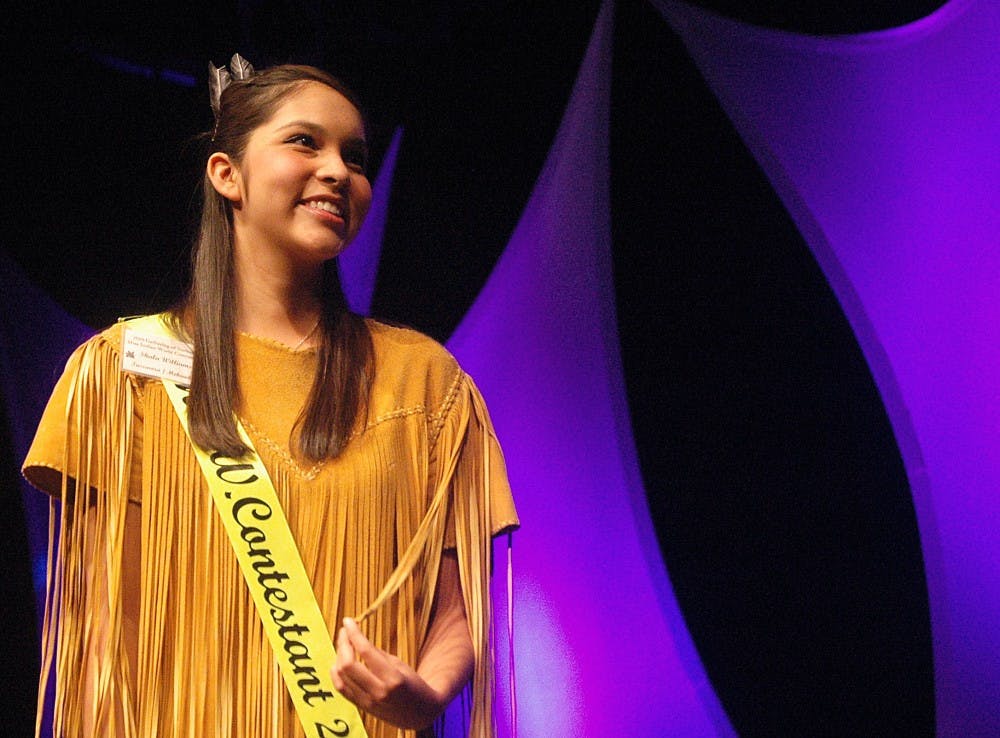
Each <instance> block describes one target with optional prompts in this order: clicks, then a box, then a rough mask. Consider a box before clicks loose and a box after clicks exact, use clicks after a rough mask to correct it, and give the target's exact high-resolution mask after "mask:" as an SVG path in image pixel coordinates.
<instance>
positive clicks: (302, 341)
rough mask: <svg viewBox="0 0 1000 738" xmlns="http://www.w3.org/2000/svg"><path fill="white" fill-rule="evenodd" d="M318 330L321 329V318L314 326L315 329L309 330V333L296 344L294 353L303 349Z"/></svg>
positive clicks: (317, 319)
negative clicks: (303, 345)
mask: <svg viewBox="0 0 1000 738" xmlns="http://www.w3.org/2000/svg"><path fill="white" fill-rule="evenodd" d="M317 328H319V318H316V322H315V323H314V324H313V327H312V328H311V329H310V330H309V332H308V333H307V334H305V335H304V336H303V337H302V340H301V341H299V342H298V343H297V344H295V346H293V347H292V351H298V350H299V349H300V348H302V344H304V343H305V342H306V341H308V340H309V339H310V338H312V336H313V333H315V332H316V329H317Z"/></svg>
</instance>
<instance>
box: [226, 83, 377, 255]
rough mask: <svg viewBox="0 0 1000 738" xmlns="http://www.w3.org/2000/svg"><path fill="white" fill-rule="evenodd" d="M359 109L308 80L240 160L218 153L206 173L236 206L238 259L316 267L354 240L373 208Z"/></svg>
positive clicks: (257, 133)
mask: <svg viewBox="0 0 1000 738" xmlns="http://www.w3.org/2000/svg"><path fill="white" fill-rule="evenodd" d="M366 157H367V147H366V145H365V131H364V123H363V121H362V118H361V114H360V113H359V112H358V110H357V108H355V107H354V105H352V104H351V103H350V102H349V101H348V100H347V98H346V97H344V96H343V95H341V94H340V93H339V92H337V91H336V90H334V89H332V88H331V87H328V86H327V85H324V84H321V83H319V82H312V81H308V82H303V83H301V84H299V85H298V87H297V88H296V89H295V90H294V91H293V92H291V93H290V94H289V95H288V96H287V97H286V98H285V99H284V101H283V102H282V103H281V104H280V105H279V106H278V107H277V109H276V110H275V112H274V114H273V115H272V116H271V117H270V118H269V119H268V120H266V121H265V122H264V123H263V124H261V125H259V126H258V127H257V128H255V129H254V130H253V132H252V133H251V134H250V137H249V139H248V140H247V144H246V148H245V149H244V151H243V153H242V156H241V157H240V160H239V161H235V160H233V159H231V158H230V157H228V156H226V155H225V154H213V156H212V157H211V158H210V159H209V164H208V167H209V168H208V173H209V178H210V180H211V181H212V184H213V186H214V187H215V189H216V190H217V191H218V192H219V193H220V194H221V195H222V196H223V197H225V198H226V199H228V200H229V201H230V203H231V204H232V214H233V216H232V225H233V239H234V245H235V248H236V255H237V259H242V258H250V259H252V260H253V261H255V262H257V263H261V262H264V263H272V264H273V263H274V262H275V260H277V261H282V262H287V263H289V265H291V266H295V267H298V266H301V267H306V268H311V267H315V266H318V265H320V264H322V262H324V261H326V260H328V259H331V258H333V257H335V256H337V255H338V254H339V253H340V252H341V251H343V250H344V248H345V247H346V246H347V245H348V244H349V243H350V242H351V241H352V240H353V239H354V237H355V236H356V235H357V234H358V231H359V230H360V228H361V223H362V222H363V221H364V218H365V215H366V214H367V212H368V208H369V206H370V204H371V196H372V191H371V184H370V183H369V181H368V178H367V176H366V174H365V164H366V161H365V160H366Z"/></svg>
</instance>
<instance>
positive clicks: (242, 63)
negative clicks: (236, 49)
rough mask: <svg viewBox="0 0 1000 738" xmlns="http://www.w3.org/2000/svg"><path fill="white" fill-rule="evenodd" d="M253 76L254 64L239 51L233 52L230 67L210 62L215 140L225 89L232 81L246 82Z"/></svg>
mask: <svg viewBox="0 0 1000 738" xmlns="http://www.w3.org/2000/svg"><path fill="white" fill-rule="evenodd" d="M251 77H253V65H252V64H251V63H250V62H248V61H247V60H246V59H244V58H243V57H242V56H240V55H239V53H236V54H233V58H232V59H230V60H229V69H226V67H225V65H223V66H221V67H217V66H215V65H214V64H212V62H209V63H208V101H209V103H210V104H211V106H212V113H213V114H214V115H215V127H214V128H213V129H212V139H213V140H214V139H215V134H216V133H218V129H219V115H220V114H221V111H222V92H223V90H225V89H226V88H227V87H229V85H230V83H232V82H246V81H247V80H248V79H250V78H251Z"/></svg>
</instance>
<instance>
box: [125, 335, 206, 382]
mask: <svg viewBox="0 0 1000 738" xmlns="http://www.w3.org/2000/svg"><path fill="white" fill-rule="evenodd" d="M193 359H194V353H193V352H192V350H191V346H189V345H188V344H186V343H184V341H179V340H177V339H176V338H168V337H166V336H156V335H151V334H149V333H141V332H139V331H137V330H134V329H132V328H127V327H126V328H125V331H124V335H123V337H122V371H123V372H131V373H132V374H138V375H140V376H143V377H151V378H152V379H167V380H169V381H171V382H176V383H177V384H180V385H183V386H185V387H186V386H188V385H189V384H191V365H192V362H193Z"/></svg>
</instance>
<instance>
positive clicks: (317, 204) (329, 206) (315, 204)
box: [302, 200, 344, 218]
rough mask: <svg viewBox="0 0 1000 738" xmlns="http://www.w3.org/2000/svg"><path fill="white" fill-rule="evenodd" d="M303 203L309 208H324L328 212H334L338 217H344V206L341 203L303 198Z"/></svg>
mask: <svg viewBox="0 0 1000 738" xmlns="http://www.w3.org/2000/svg"><path fill="white" fill-rule="evenodd" d="M302 204H303V205H305V206H306V207H307V208H312V209H314V210H322V211H324V212H327V213H332V214H333V215H336V216H337V217H338V218H343V217H344V210H343V207H341V205H340V204H339V203H336V202H332V201H330V200H303V201H302Z"/></svg>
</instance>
